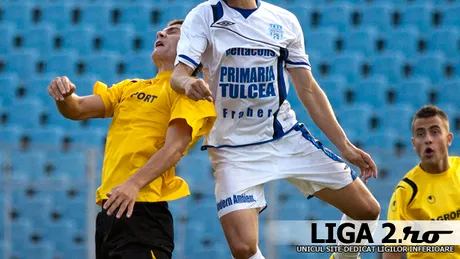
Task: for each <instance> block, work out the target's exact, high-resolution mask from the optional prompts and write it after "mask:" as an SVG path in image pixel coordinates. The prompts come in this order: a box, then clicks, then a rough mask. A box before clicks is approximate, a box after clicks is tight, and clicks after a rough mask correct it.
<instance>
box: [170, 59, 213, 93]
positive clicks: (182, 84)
mask: <svg viewBox="0 0 460 259" xmlns="http://www.w3.org/2000/svg"><path fill="white" fill-rule="evenodd" d="M193 72H194V70H193V68H191V67H190V66H188V65H186V64H184V63H182V62H179V63H178V64H177V65H176V66H175V68H174V71H173V74H172V77H171V82H170V83H171V87H172V89H173V90H174V91H176V92H177V93H179V94H186V95H187V96H188V97H189V98H190V99H192V100H194V101H199V100H208V101H210V102H212V101H213V100H212V93H211V90H209V86H208V84H207V83H206V82H205V81H204V80H203V79H201V78H195V77H193V76H192V74H193Z"/></svg>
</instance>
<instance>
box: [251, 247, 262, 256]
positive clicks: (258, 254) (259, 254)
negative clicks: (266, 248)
mask: <svg viewBox="0 0 460 259" xmlns="http://www.w3.org/2000/svg"><path fill="white" fill-rule="evenodd" d="M249 259H265V257H264V256H263V255H262V252H260V250H259V247H257V253H256V254H255V255H253V256H251V257H249Z"/></svg>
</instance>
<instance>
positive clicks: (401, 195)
mask: <svg viewBox="0 0 460 259" xmlns="http://www.w3.org/2000/svg"><path fill="white" fill-rule="evenodd" d="M409 188H410V187H409V186H407V185H406V184H404V183H403V182H400V183H399V184H398V186H397V187H396V189H395V191H394V192H393V195H392V196H391V200H390V204H389V205H388V215H387V218H388V220H410V218H409V215H408V210H407V207H408V205H409V201H410V196H411V194H412V190H411V189H409Z"/></svg>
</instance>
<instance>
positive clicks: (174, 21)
mask: <svg viewBox="0 0 460 259" xmlns="http://www.w3.org/2000/svg"><path fill="white" fill-rule="evenodd" d="M183 23H184V20H183V19H176V20H172V21H170V22H169V23H168V27H169V26H173V25H176V24H179V25H182V24H183Z"/></svg>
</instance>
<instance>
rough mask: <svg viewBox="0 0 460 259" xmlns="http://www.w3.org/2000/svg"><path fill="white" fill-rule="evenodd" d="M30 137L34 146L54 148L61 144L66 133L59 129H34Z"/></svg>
mask: <svg viewBox="0 0 460 259" xmlns="http://www.w3.org/2000/svg"><path fill="white" fill-rule="evenodd" d="M30 137H31V141H32V144H33V145H39V147H42V148H44V149H46V148H53V147H56V146H59V145H60V144H61V142H62V139H63V137H64V131H63V130H62V129H61V128H57V127H48V128H46V129H34V130H32V131H30Z"/></svg>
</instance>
